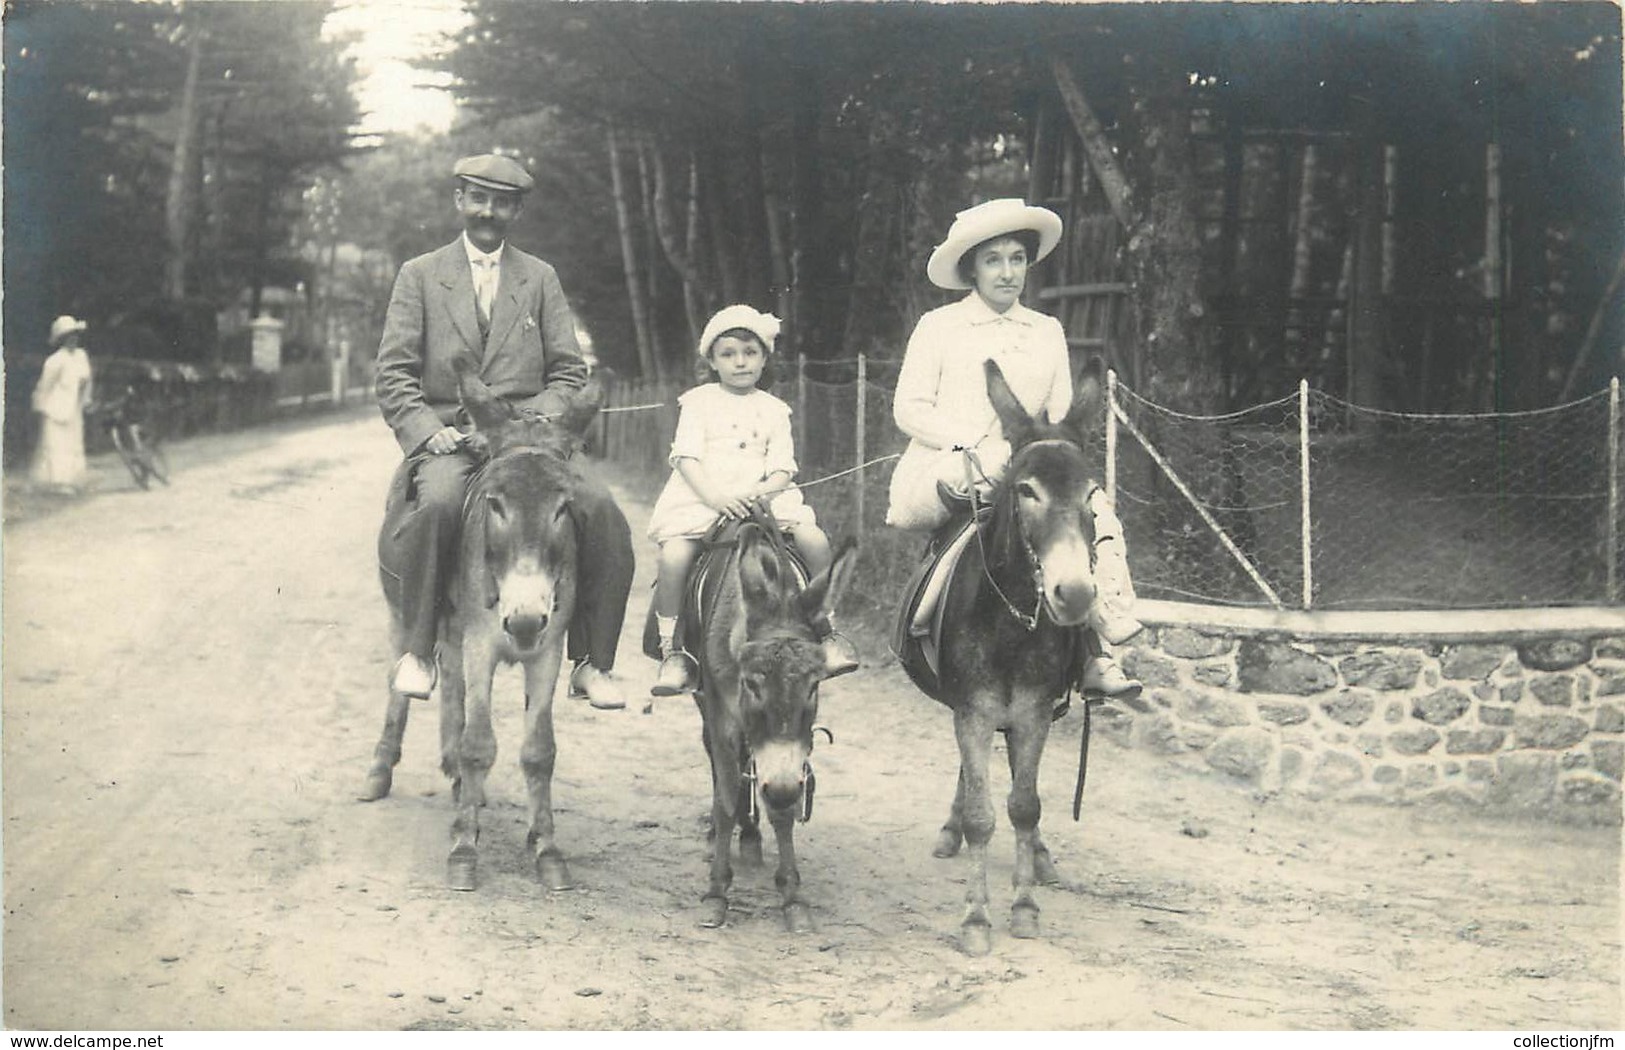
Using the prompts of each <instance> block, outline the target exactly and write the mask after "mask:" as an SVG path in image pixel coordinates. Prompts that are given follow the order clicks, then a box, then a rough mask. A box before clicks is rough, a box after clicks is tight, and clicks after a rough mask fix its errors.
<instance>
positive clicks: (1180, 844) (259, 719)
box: [3, 417, 1621, 1030]
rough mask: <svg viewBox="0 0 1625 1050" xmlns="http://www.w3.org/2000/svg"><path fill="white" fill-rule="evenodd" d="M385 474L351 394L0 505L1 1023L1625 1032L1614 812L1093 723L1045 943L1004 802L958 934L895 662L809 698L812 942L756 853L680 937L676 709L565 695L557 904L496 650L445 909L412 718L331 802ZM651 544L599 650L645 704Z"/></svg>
mask: <svg viewBox="0 0 1625 1050" xmlns="http://www.w3.org/2000/svg"><path fill="white" fill-rule="evenodd" d="M395 456H396V453H395V449H394V447H393V444H392V443H391V441H390V438H389V435H388V433H387V432H386V430H385V429H384V427H383V426H382V424H380V423H378V422H377V421H376V420H375V419H374V418H371V417H354V418H351V419H348V420H342V421H337V422H332V423H328V424H319V425H313V426H308V427H305V428H303V429H297V428H295V429H286V430H282V431H277V432H273V433H270V434H267V433H264V432H262V433H260V434H257V435H237V436H234V437H231V438H228V439H209V440H198V441H194V442H192V443H189V444H185V445H181V446H178V447H177V448H176V449H175V450H174V454H173V457H172V458H173V460H174V464H173V465H174V467H175V474H176V477H175V484H174V487H172V488H169V489H163V490H158V491H154V492H148V493H143V492H138V491H135V490H134V489H133V488H131V487H129V486H128V485H127V484H125V485H120V484H117V483H116V482H113V481H111V480H110V478H112V477H116V475H108V474H105V473H104V474H103V475H101V477H102V478H103V480H104V481H105V482H107V483H106V484H103V485H101V486H100V487H101V488H102V490H103V491H101V492H99V493H98V494H97V495H95V496H94V497H93V498H91V499H88V500H85V501H82V502H79V503H75V504H72V505H70V506H67V507H65V508H63V509H61V510H59V511H57V512H56V513H52V514H48V515H43V516H39V517H35V518H33V519H32V520H25V521H20V522H14V523H13V524H10V525H8V527H7V529H6V531H5V533H4V559H5V576H4V585H5V592H4V617H5V618H4V679H3V684H4V711H3V715H4V730H3V741H4V755H3V770H4V819H5V823H4V858H5V905H6V918H5V927H4V962H5V980H4V1018H5V1022H6V1024H7V1026H8V1027H11V1028H33V1029H88V1028H121V1029H150V1028H162V1029H193V1028H198V1029H279V1028H299V1029H306V1028H315V1029H331V1028H339V1029H397V1028H481V1029H502V1028H593V1029H603V1028H616V1029H619V1028H657V1029H670V1028H736V1027H738V1028H789V1029H809V1028H993V1027H997V1028H1135V1029H1181V1028H1204V1029H1234V1028H1295V1029H1305V1028H1337V1029H1348V1028H1362V1029H1363V1028H1424V1029H1459V1028H1472V1029H1477V1028H1494V1029H1540V1030H1551V1029H1560V1028H1561V1029H1595V1028H1617V1027H1620V1025H1621V997H1620V937H1619V917H1620V890H1619V841H1618V833H1617V830H1613V829H1600V830H1599V829H1575V828H1559V827H1545V826H1535V825H1512V824H1503V823H1491V822H1486V821H1480V820H1476V819H1472V818H1470V817H1463V815H1462V814H1461V813H1459V812H1456V811H1444V810H1441V811H1427V810H1417V809H1392V808H1376V807H1353V806H1344V807H1335V808H1329V807H1314V806H1309V805H1306V804H1300V803H1290V802H1286V801H1282V800H1268V799H1261V798H1256V797H1253V796H1251V795H1248V794H1246V793H1243V792H1240V791H1238V790H1237V789H1235V788H1233V787H1231V786H1229V785H1227V784H1223V783H1220V782H1217V781H1209V780H1205V779H1201V778H1199V777H1197V776H1195V775H1191V774H1185V773H1180V772H1175V771H1172V770H1170V768H1169V767H1168V766H1166V765H1165V764H1164V763H1163V762H1162V761H1160V760H1158V759H1157V758H1155V757H1153V756H1150V755H1146V754H1141V753H1137V752H1129V751H1125V750H1122V749H1120V748H1117V747H1115V746H1112V745H1110V744H1107V743H1103V742H1100V741H1097V743H1096V746H1095V750H1094V754H1093V756H1092V761H1091V763H1090V784H1089V791H1088V797H1087V810H1086V813H1085V819H1084V821H1083V822H1082V823H1080V824H1074V823H1072V822H1071V820H1070V819H1069V817H1070V814H1069V812H1068V811H1069V808H1070V806H1069V803H1070V797H1071V778H1072V775H1073V771H1074V770H1073V762H1074V756H1075V747H1076V740H1077V732H1078V727H1077V725H1076V723H1075V721H1073V720H1068V721H1066V722H1063V723H1061V726H1060V727H1059V732H1058V733H1057V735H1056V736H1054V737H1052V746H1051V751H1050V755H1049V757H1048V761H1047V763H1046V765H1045V768H1044V775H1043V779H1042V787H1043V794H1044V798H1045V800H1046V802H1047V803H1048V804H1049V813H1048V815H1047V816H1046V818H1045V827H1046V834H1047V838H1048V841H1049V843H1050V845H1051V847H1052V849H1053V850H1054V851H1055V854H1056V859H1057V861H1058V863H1059V864H1060V865H1061V868H1062V872H1063V874H1064V875H1065V877H1066V878H1067V880H1068V884H1067V885H1066V887H1065V888H1060V889H1047V890H1042V891H1041V895H1040V904H1041V905H1042V906H1043V908H1044V913H1043V921H1044V925H1045V930H1046V937H1045V939H1043V940H1039V941H1016V940H1012V939H1011V938H1010V937H1009V936H1008V932H1007V929H1006V928H1004V926H1003V923H1002V920H1003V918H1004V917H1005V915H1006V914H1007V907H1008V900H1009V890H1008V878H1009V870H1010V864H1011V857H1010V853H1011V840H1010V836H1009V831H1008V825H1007V824H1006V823H1004V821H1003V817H1002V811H1003V806H1002V799H1001V800H999V805H998V807H997V808H998V809H999V811H1000V813H1001V818H1000V819H1001V825H1002V826H1001V828H1000V831H999V832H998V834H997V835H996V837H995V839H994V845H993V854H992V855H993V859H994V864H993V870H992V874H991V880H990V884H991V887H992V889H993V892H994V898H995V913H996V916H997V917H998V918H999V919H1000V921H1001V924H1000V926H999V928H997V929H996V935H995V943H994V951H993V954H992V955H991V956H990V957H988V958H985V959H969V958H966V957H965V956H963V955H961V954H960V953H959V952H958V951H957V950H956V948H955V946H954V942H953V934H954V932H955V929H956V926H957V923H958V920H959V915H960V900H961V897H962V894H963V892H964V883H963V879H964V876H965V863H964V862H963V861H962V860H960V861H942V860H934V859H932V858H931V856H930V848H931V844H932V841H933V837H934V834H935V830H936V827H937V825H938V824H939V823H940V821H941V819H942V817H943V815H944V811H945V807H946V804H947V802H948V800H949V797H950V795H951V792H952V788H953V780H954V773H955V762H954V749H953V743H952V731H951V727H950V723H949V719H948V716H947V714H946V712H945V711H943V710H941V709H939V708H937V707H936V706H935V705H934V704H932V703H930V702H929V701H926V700H925V699H923V698H922V697H920V696H919V695H918V694H917V693H915V692H914V691H913V690H912V688H911V687H909V686H908V685H907V683H906V682H905V681H904V679H903V678H902V677H901V675H900V674H899V673H898V672H897V671H896V669H895V668H893V667H890V666H879V667H877V668H876V669H874V670H869V671H864V672H860V673H859V674H857V675H854V676H851V677H849V678H846V679H842V680H839V681H837V682H833V683H830V684H829V685H828V686H827V687H826V693H825V698H824V702H823V711H822V719H821V720H822V721H823V722H824V723H826V724H827V725H828V726H829V727H830V728H831V729H832V730H833V732H834V734H835V744H834V745H833V746H820V749H819V751H818V753H817V755H816V761H817V764H818V774H819V781H818V782H819V787H820V790H819V793H818V809H817V813H816V814H815V817H814V819H813V821H812V822H811V823H810V824H808V825H805V826H804V827H803V828H802V829H801V832H800V834H799V841H800V844H801V852H802V856H803V875H804V877H805V879H806V891H807V893H808V895H809V898H810V899H811V900H812V901H813V902H814V905H815V916H814V917H815V921H816V922H817V924H818V927H819V928H818V930H817V932H816V933H814V934H813V935H811V936H803V937H799V938H793V937H791V936H789V935H787V934H785V933H784V932H782V930H781V928H780V926H779V922H778V918H777V913H776V909H775V907H774V901H775V893H774V891H773V887H772V873H771V869H766V870H755V871H752V870H742V871H740V873H739V875H738V877H737V882H736V890H735V896H734V903H735V910H734V912H733V914H732V921H731V925H730V926H729V927H728V928H726V929H722V930H705V929H701V928H699V927H698V926H697V925H696V918H697V916H698V914H699V900H700V895H701V893H702V892H703V890H704V886H705V860H704V852H705V846H704V839H703V819H704V815H705V813H706V811H707V808H708V805H709V786H708V774H707V772H706V767H705V760H704V755H703V753H702V751H701V748H700V743H699V720H698V716H697V713H696V712H695V710H694V708H693V705H692V704H690V703H689V702H688V701H686V700H675V701H673V700H667V701H663V702H661V703H660V704H659V706H658V707H657V708H656V710H655V712H654V713H653V714H652V715H650V716H643V715H641V714H638V713H637V712H636V710H635V709H634V710H632V711H627V712H598V711H593V710H591V709H589V708H587V707H586V706H585V705H584V704H581V703H578V702H572V701H567V700H564V699H562V698H561V699H560V701H559V703H558V707H557V710H558V722H559V730H558V732H559V739H560V741H561V747H562V754H561V757H560V763H559V769H558V776H557V781H556V788H555V798H556V799H557V800H558V803H559V805H560V806H561V807H562V812H561V813H560V815H559V836H560V844H561V845H562V846H563V848H564V849H565V850H566V852H567V854H568V856H569V858H570V862H571V865H572V868H573V872H574V875H575V877H576V881H577V883H578V888H577V889H576V890H574V891H571V892H567V893H562V894H548V893H546V892H544V891H542V890H541V889H540V888H539V887H538V886H537V885H536V884H535V882H534V881H533V879H532V877H531V875H530V874H529V869H528V866H527V864H526V863H525V860H524V856H523V837H524V814H523V810H522V806H521V804H522V797H523V796H522V792H521V778H520V774H519V770H518V763H517V759H516V751H517V745H516V742H515V741H516V738H515V732H516V730H517V727H518V719H517V714H518V708H519V703H520V683H519V681H518V679H517V677H516V676H511V675H506V674H505V675H504V676H503V678H502V679H501V681H500V682H499V685H498V690H499V698H505V699H506V701H507V702H506V703H503V704H501V705H500V708H501V716H500V717H501V721H500V722H499V725H498V732H499V739H500V740H501V741H502V746H503V751H502V753H501V754H500V755H499V757H498V766H497V769H496V771H495V773H494V775H493V778H492V783H491V809H490V811H489V816H488V820H487V822H486V829H487V831H486V835H485V839H484V844H483V845H484V854H483V857H482V860H483V862H484V869H483V872H482V875H483V881H482V885H481V886H480V888H479V889H478V891H477V892H474V893H453V892H450V891H448V890H446V889H445V888H444V886H443V878H444V869H445V851H446V849H447V835H448V829H449V826H450V819H451V814H450V810H449V797H448V793H447V790H446V785H445V783H444V781H443V780H442V778H441V776H440V774H439V772H438V769H437V758H436V754H435V751H436V741H435V717H434V711H433V710H432V709H431V708H430V707H429V706H428V705H419V706H417V707H416V708H415V709H414V712H413V717H414V719H415V721H413V723H412V724H411V726H410V727H409V729H408V733H407V739H406V745H407V754H406V757H405V759H404V760H403V761H402V763H401V767H400V769H399V771H398V772H397V776H396V781H395V783H396V789H395V793H394V795H392V796H391V797H390V798H388V799H386V800H384V801H382V802H378V803H373V804H362V803H359V802H356V801H354V793H355V790H356V788H357V786H358V785H359V783H360V779H361V776H362V773H363V772H364V770H365V769H366V766H367V763H368V760H369V756H370V753H371V750H372V746H373V743H374V741H375V739H376V736H377V733H378V730H379V726H380V721H381V718H382V713H383V699H384V697H383V688H382V686H383V681H384V676H385V672H386V667H387V664H388V653H387V646H386V632H385V619H384V613H383V603H382V600H381V598H380V596H379V593H378V589H377V583H376V580H375V575H374V569H373V565H374V560H373V550H372V546H373V540H374V530H375V529H376V526H377V522H378V518H379V511H380V508H381V505H382V499H383V490H384V485H385V482H386V480H387V477H388V474H389V471H390V469H391V468H392V466H393V464H394V461H395ZM623 496H624V502H625V505H626V507H627V509H628V514H629V516H630V517H632V518H633V528H634V531H635V532H636V533H637V534H639V535H641V519H642V517H643V516H644V514H645V513H646V507H645V506H643V505H641V504H640V503H639V502H637V500H636V499H635V498H634V494H633V493H629V492H623ZM648 553H649V552H648V551H647V550H645V549H643V547H642V545H641V544H640V550H639V557H640V559H643V560H644V562H645V564H643V565H642V566H641V570H640V572H641V575H640V577H639V581H638V586H637V589H636V591H635V592H634V607H633V612H632V615H630V616H629V617H628V623H629V628H628V631H627V642H626V644H625V646H624V648H623V655H622V666H623V669H624V670H625V671H626V673H627V675H628V677H629V678H630V680H631V684H632V685H633V686H634V687H635V688H637V689H639V690H641V689H642V688H643V687H645V686H646V684H647V682H648V680H649V678H650V677H651V676H652V666H651V665H650V664H649V663H648V661H646V660H644V659H643V658H642V657H641V656H640V655H639V654H638V652H637V649H636V646H635V645H634V644H633V628H635V627H636V626H637V625H638V624H640V623H641V613H642V608H643V603H642V596H643V594H644V593H645V584H646V583H647V581H648V578H649V572H650V568H649V565H648V564H647V558H646V557H645V556H646V555H647V554H648ZM875 662H876V663H880V661H878V660H877V661H875ZM1000 790H1001V791H1002V790H1003V789H1002V787H1001V788H1000Z"/></svg>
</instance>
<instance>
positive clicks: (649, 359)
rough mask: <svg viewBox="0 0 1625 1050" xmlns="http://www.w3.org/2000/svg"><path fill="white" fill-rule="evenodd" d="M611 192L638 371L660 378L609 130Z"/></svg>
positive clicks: (616, 143)
mask: <svg viewBox="0 0 1625 1050" xmlns="http://www.w3.org/2000/svg"><path fill="white" fill-rule="evenodd" d="M608 134H609V173H610V190H611V192H612V193H613V194H614V195H615V224H616V226H617V228H618V229H619V231H620V235H621V272H622V273H623V274H624V275H625V277H626V295H627V298H628V299H629V300H630V301H631V304H632V328H633V331H634V333H635V334H636V336H637V347H638V371H639V372H640V373H641V374H642V375H645V376H653V377H659V375H660V366H659V364H658V363H657V362H656V361H655V359H654V354H653V352H652V351H651V349H650V341H649V307H648V304H647V303H646V302H644V299H643V284H642V282H641V281H639V280H638V260H637V245H636V242H635V241H634V240H633V238H632V217H631V212H630V209H629V208H628V207H627V203H626V184H625V181H624V180H623V179H622V177H621V145H620V139H619V138H618V136H617V135H616V133H615V129H614V128H613V127H611V128H610V129H609V132H608Z"/></svg>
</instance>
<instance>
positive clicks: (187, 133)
mask: <svg viewBox="0 0 1625 1050" xmlns="http://www.w3.org/2000/svg"><path fill="white" fill-rule="evenodd" d="M190 36H191V39H190V40H189V41H188V42H187V50H186V80H185V81H184V83H183V84H182V86H181V111H180V127H179V129H178V130H177V131H176V132H175V149H174V153H173V154H172V155H171V157H170V162H169V192H168V196H167V197H166V199H165V201H164V231H165V233H166V234H167V236H168V238H169V258H168V259H167V260H166V263H165V266H164V294H165V295H166V296H167V297H168V298H170V299H173V300H176V301H179V300H181V299H184V298H186V291H187V289H186V269H187V267H186V264H187V257H188V255H189V254H190V250H191V239H192V238H191V233H192V213H193V211H194V209H195V204H194V198H193V193H192V190H193V187H194V185H195V184H196V183H195V181H194V179H193V177H192V175H193V168H194V167H195V165H196V163H197V125H198V120H197V113H198V105H197V94H198V88H197V85H198V76H199V72H200V71H201V69H202V67H203V38H204V31H203V29H202V28H201V27H198V26H195V25H194V26H193V27H192V31H191V34H190Z"/></svg>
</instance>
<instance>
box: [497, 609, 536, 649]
mask: <svg viewBox="0 0 1625 1050" xmlns="http://www.w3.org/2000/svg"><path fill="white" fill-rule="evenodd" d="M502 630H503V631H504V632H506V633H507V635H508V637H509V638H511V639H512V640H513V644H514V645H515V646H517V647H518V648H519V649H522V650H529V649H534V648H536V644H537V643H538V642H540V641H541V640H542V632H543V631H545V630H547V617H546V616H545V615H541V616H532V615H528V614H525V613H510V614H509V615H507V616H504V617H503V618H502Z"/></svg>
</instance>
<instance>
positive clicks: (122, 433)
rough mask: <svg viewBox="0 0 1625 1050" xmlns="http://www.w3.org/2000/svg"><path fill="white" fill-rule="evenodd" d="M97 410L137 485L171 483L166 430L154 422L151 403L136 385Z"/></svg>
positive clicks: (146, 485)
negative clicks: (143, 398)
mask: <svg viewBox="0 0 1625 1050" xmlns="http://www.w3.org/2000/svg"><path fill="white" fill-rule="evenodd" d="M93 411H94V412H95V414H96V415H97V416H98V417H99V419H100V420H101V425H102V426H104V427H106V428H107V433H108V436H110V437H111V438H112V439H113V448H114V449H115V450H116V451H117V452H118V456H119V459H121V460H123V461H124V465H125V467H127V468H128V469H129V471H130V476H131V477H132V478H134V479H135V483H136V484H137V485H139V486H141V487H142V488H143V489H147V488H150V487H151V486H152V479H153V478H157V479H158V480H159V481H160V482H162V483H163V484H165V485H168V484H169V457H168V456H167V455H166V454H165V453H164V446H163V435H162V432H161V430H160V428H159V427H157V426H154V425H153V422H152V417H153V415H154V413H153V412H152V410H151V407H150V406H147V405H144V404H141V403H140V400H139V399H138V397H137V396H136V391H135V388H134V387H126V388H125V391H124V393H123V394H122V395H120V396H119V397H118V398H116V399H115V400H112V401H108V402H105V403H103V404H101V405H98V406H96V408H95V409H94V410H93Z"/></svg>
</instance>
